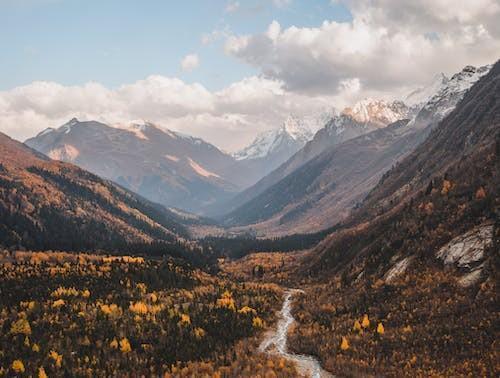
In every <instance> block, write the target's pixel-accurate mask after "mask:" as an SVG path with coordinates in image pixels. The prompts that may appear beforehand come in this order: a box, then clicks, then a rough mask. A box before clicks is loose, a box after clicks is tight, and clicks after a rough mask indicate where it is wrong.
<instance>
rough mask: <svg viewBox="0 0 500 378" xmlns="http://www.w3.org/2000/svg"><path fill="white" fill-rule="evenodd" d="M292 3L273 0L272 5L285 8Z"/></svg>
mask: <svg viewBox="0 0 500 378" xmlns="http://www.w3.org/2000/svg"><path fill="white" fill-rule="evenodd" d="M291 3H292V0H273V4H274V6H275V7H277V8H285V7H287V6H289V5H290V4H291Z"/></svg>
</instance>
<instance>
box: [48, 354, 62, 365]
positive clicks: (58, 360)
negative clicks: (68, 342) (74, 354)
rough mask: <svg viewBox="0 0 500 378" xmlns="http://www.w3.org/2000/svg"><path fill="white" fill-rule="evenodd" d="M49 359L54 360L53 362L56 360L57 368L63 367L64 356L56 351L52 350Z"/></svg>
mask: <svg viewBox="0 0 500 378" xmlns="http://www.w3.org/2000/svg"><path fill="white" fill-rule="evenodd" d="M49 357H50V358H52V360H54V363H55V365H56V367H58V368H60V367H61V365H62V358H63V356H62V354H59V353H57V352H56V351H55V350H51V351H50V353H49Z"/></svg>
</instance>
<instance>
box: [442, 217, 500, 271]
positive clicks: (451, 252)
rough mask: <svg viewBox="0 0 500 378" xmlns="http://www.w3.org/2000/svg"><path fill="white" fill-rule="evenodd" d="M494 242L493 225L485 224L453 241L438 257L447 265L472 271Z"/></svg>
mask: <svg viewBox="0 0 500 378" xmlns="http://www.w3.org/2000/svg"><path fill="white" fill-rule="evenodd" d="M492 242H493V224H484V225H481V226H478V227H475V228H474V229H472V230H470V231H468V232H466V233H465V234H462V235H460V236H457V237H456V238H454V239H452V240H451V241H450V242H449V243H448V244H446V245H445V246H444V247H442V248H441V249H440V250H439V251H438V252H437V253H436V256H437V257H438V258H439V259H441V260H443V263H444V264H445V265H455V266H457V267H458V268H465V269H471V268H472V267H473V266H475V265H477V264H478V263H480V262H481V261H482V260H483V258H484V251H485V249H486V248H488V247H489V246H491V244H492Z"/></svg>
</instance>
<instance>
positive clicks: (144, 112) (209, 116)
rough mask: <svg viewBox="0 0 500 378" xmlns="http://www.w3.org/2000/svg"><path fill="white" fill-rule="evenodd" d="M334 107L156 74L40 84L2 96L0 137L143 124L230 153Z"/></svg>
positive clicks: (263, 86)
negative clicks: (72, 126)
mask: <svg viewBox="0 0 500 378" xmlns="http://www.w3.org/2000/svg"><path fill="white" fill-rule="evenodd" d="M337 102H338V101H336V100H335V99H333V98H329V97H325V96H323V97H321V98H315V97H311V96H303V95H301V94H296V93H291V92H288V91H286V90H285V89H284V88H283V84H282V83H281V82H279V81H277V80H270V79H265V78H262V77H257V76H253V77H248V78H245V79H242V80H241V81H238V82H235V83H232V84H231V85H229V86H227V87H225V88H223V89H221V90H218V91H209V90H208V89H206V88H205V87H204V86H203V85H201V84H199V83H194V84H187V83H185V82H184V81H182V80H180V79H178V78H169V77H165V76H160V75H152V76H149V77H147V78H145V79H143V80H138V81H136V82H134V83H130V84H125V85H122V86H120V87H118V88H116V89H109V88H106V87H105V86H103V85H101V84H98V83H88V84H85V85H82V86H63V85H60V84H57V83H54V82H42V81H39V82H33V83H31V84H29V85H25V86H21V87H16V88H14V89H12V90H9V91H3V92H0V131H2V132H4V133H7V134H9V135H11V136H13V137H15V138H17V139H19V140H25V139H26V138H29V137H32V136H34V135H36V134H37V133H38V132H40V131H42V130H43V129H45V128H47V127H58V126H60V125H62V124H63V123H65V122H67V121H68V120H69V119H70V118H72V117H77V118H79V119H81V120H99V121H102V122H105V123H108V124H115V123H127V122H130V121H131V120H134V119H144V120H150V121H152V122H155V123H157V124H159V125H160V126H163V127H166V128H170V129H173V130H177V131H181V132H184V133H187V134H192V135H196V136H199V137H202V138H204V139H206V140H207V141H209V142H212V143H214V144H215V145H217V146H220V147H222V148H223V149H226V150H234V149H237V148H241V147H243V146H244V145H245V144H246V143H248V142H249V141H250V140H251V139H252V138H253V137H254V136H255V134H256V133H258V132H261V131H264V130H268V129H270V128H274V127H277V126H278V125H279V124H281V122H282V121H283V120H284V119H285V118H286V116H287V115H288V114H290V113H293V114H297V115H309V114H311V113H315V112H318V111H322V110H324V109H326V108H327V107H330V106H331V105H332V104H334V103H337Z"/></svg>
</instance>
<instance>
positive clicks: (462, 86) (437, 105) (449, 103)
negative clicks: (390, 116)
mask: <svg viewBox="0 0 500 378" xmlns="http://www.w3.org/2000/svg"><path fill="white" fill-rule="evenodd" d="M491 67H492V65H488V66H482V67H478V68H476V67H473V66H466V67H464V68H463V69H462V71H460V72H458V73H456V74H455V75H453V76H452V77H451V78H450V79H448V80H443V83H442V85H441V86H440V87H439V88H438V90H437V91H436V92H435V93H434V95H432V96H431V97H430V98H429V99H428V101H427V102H426V103H425V104H424V105H423V106H422V110H423V114H424V115H425V114H432V115H433V116H434V117H435V118H436V119H437V120H439V119H443V118H444V117H445V116H446V115H448V114H449V113H450V112H451V111H452V110H453V109H455V106H456V105H457V104H458V102H459V101H460V100H461V99H462V97H463V96H464V94H465V92H467V91H468V90H469V88H470V87H472V85H473V84H474V83H476V82H477V81H478V80H479V79H480V78H481V77H483V76H484V75H486V74H487V73H488V72H489V70H490V69H491Z"/></svg>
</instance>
